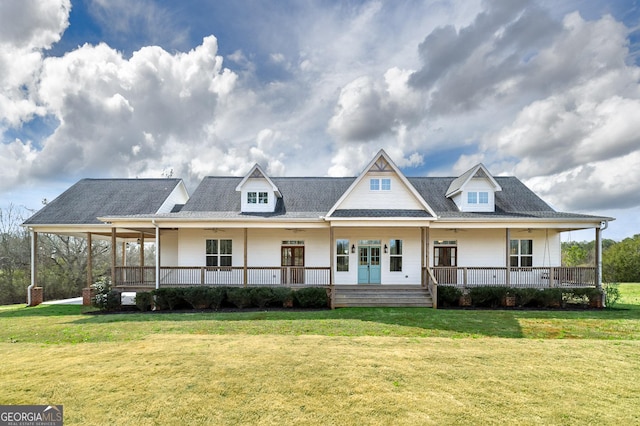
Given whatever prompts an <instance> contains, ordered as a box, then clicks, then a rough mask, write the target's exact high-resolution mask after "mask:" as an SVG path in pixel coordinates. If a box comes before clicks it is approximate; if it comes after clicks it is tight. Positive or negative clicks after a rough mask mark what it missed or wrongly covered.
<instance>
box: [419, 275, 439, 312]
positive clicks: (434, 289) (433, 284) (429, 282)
mask: <svg viewBox="0 0 640 426" xmlns="http://www.w3.org/2000/svg"><path fill="white" fill-rule="evenodd" d="M422 286H423V287H425V286H426V287H427V289H428V290H429V293H430V294H431V299H432V304H433V309H438V280H437V279H436V277H435V276H434V275H433V271H431V269H429V268H422Z"/></svg>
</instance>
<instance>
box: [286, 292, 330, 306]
mask: <svg viewBox="0 0 640 426" xmlns="http://www.w3.org/2000/svg"><path fill="white" fill-rule="evenodd" d="M293 299H294V302H295V304H296V305H298V306H299V307H301V308H326V307H327V306H329V298H328V297H327V290H326V289H324V288H322V287H305V288H301V289H299V290H297V291H295V292H294V293H293Z"/></svg>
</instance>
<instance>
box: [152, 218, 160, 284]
mask: <svg viewBox="0 0 640 426" xmlns="http://www.w3.org/2000/svg"><path fill="white" fill-rule="evenodd" d="M153 226H155V227H156V289H159V288H160V227H159V226H158V224H157V223H156V221H155V220H154V221H153Z"/></svg>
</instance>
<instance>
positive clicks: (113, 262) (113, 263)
mask: <svg viewBox="0 0 640 426" xmlns="http://www.w3.org/2000/svg"><path fill="white" fill-rule="evenodd" d="M117 250H118V246H117V245H116V228H115V226H114V227H113V228H111V285H114V286H115V285H117V283H116V262H117V261H118V257H117V253H116V251H117Z"/></svg>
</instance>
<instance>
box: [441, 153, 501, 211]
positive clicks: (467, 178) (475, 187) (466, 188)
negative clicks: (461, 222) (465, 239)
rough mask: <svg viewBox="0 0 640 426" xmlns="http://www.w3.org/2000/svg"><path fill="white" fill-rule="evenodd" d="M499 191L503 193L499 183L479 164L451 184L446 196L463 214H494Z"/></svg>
mask: <svg viewBox="0 0 640 426" xmlns="http://www.w3.org/2000/svg"><path fill="white" fill-rule="evenodd" d="M497 191H502V188H501V187H500V185H499V184H498V182H496V180H495V179H494V178H493V176H491V174H490V173H489V171H488V170H487V168H486V167H485V166H484V165H482V164H478V165H477V166H475V167H473V168H472V169H470V170H468V171H467V172H465V173H464V174H462V175H461V176H459V177H458V178H456V179H455V180H454V181H453V182H451V185H449V189H448V190H447V193H446V196H447V198H451V199H452V200H453V202H454V203H456V205H457V206H458V209H460V211H462V212H494V211H495V206H496V202H495V199H496V198H495V193H496V192H497Z"/></svg>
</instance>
